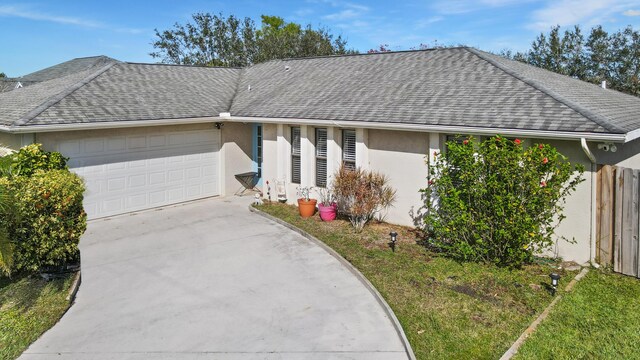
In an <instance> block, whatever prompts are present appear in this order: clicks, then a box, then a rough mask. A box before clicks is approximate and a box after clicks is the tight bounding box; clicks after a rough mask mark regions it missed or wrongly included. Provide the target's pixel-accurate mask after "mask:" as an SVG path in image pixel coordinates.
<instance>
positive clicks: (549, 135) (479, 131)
mask: <svg viewBox="0 0 640 360" xmlns="http://www.w3.org/2000/svg"><path fill="white" fill-rule="evenodd" d="M218 121H229V122H242V123H267V124H302V125H317V126H336V127H344V128H367V129H379V130H398V131H420V132H439V133H453V134H458V133H464V134H472V135H496V134H500V135H504V136H522V137H529V138H545V139H570V140H579V139H583V138H584V139H587V140H591V141H610V142H617V143H623V142H625V140H626V134H611V133H589V132H571V131H540V130H523V129H496V128H483V127H466V126H443V125H421V124H402V123H376V122H368V121H340V120H317V119H296V118H272V117H253V116H231V114H229V113H220V117H219V118H218Z"/></svg>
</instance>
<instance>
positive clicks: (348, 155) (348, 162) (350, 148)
mask: <svg viewBox="0 0 640 360" xmlns="http://www.w3.org/2000/svg"><path fill="white" fill-rule="evenodd" d="M342 165H344V167H345V168H347V169H352V170H355V169H356V131H355V130H342Z"/></svg>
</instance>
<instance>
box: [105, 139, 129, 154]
mask: <svg viewBox="0 0 640 360" xmlns="http://www.w3.org/2000/svg"><path fill="white" fill-rule="evenodd" d="M126 149H127V139H126V138H125V137H119V138H108V139H107V150H108V151H110V152H115V151H124V150H126Z"/></svg>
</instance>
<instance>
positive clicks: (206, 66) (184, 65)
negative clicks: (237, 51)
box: [122, 61, 246, 70]
mask: <svg viewBox="0 0 640 360" xmlns="http://www.w3.org/2000/svg"><path fill="white" fill-rule="evenodd" d="M122 63H123V64H128V65H152V66H175V67H186V68H206V69H232V70H242V69H244V68H246V66H244V67H243V66H209V65H197V64H165V63H145V62H136V61H123V62H122Z"/></svg>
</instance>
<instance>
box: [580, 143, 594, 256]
mask: <svg viewBox="0 0 640 360" xmlns="http://www.w3.org/2000/svg"><path fill="white" fill-rule="evenodd" d="M580 145H582V151H584V153H585V155H587V157H588V158H589V161H591V206H590V210H591V221H590V234H591V244H590V245H591V253H590V255H589V262H590V263H591V265H592V266H594V267H599V265H598V264H597V263H596V246H597V244H596V243H597V239H596V237H597V234H596V222H597V219H596V209H595V207H596V206H598V204H597V203H596V192H597V184H596V181H597V179H596V175H597V174H596V171H597V170H598V169H597V165H596V157H595V156H594V155H593V153H592V152H591V150H590V149H589V145H588V144H587V139H585V138H581V139H580Z"/></svg>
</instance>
